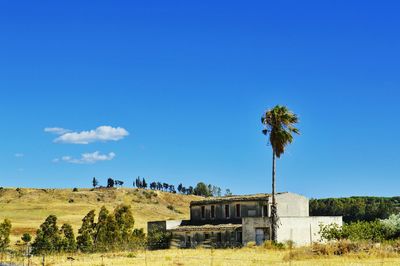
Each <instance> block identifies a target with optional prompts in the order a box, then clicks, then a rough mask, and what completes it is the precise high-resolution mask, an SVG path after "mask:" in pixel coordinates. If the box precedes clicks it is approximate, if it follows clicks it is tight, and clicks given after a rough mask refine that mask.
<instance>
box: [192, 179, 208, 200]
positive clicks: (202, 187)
mask: <svg viewBox="0 0 400 266" xmlns="http://www.w3.org/2000/svg"><path fill="white" fill-rule="evenodd" d="M194 194H195V195H198V196H204V197H210V196H211V192H210V190H209V188H208V186H207V185H206V184H204V183H203V182H199V183H198V184H197V185H196V187H195V188H194Z"/></svg>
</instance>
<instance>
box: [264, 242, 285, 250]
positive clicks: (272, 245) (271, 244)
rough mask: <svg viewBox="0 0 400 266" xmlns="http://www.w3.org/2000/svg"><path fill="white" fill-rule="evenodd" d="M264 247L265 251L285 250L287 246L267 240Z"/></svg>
mask: <svg viewBox="0 0 400 266" xmlns="http://www.w3.org/2000/svg"><path fill="white" fill-rule="evenodd" d="M262 247H263V248H265V249H285V244H284V243H281V242H274V241H271V240H266V241H264V243H263V245H262Z"/></svg>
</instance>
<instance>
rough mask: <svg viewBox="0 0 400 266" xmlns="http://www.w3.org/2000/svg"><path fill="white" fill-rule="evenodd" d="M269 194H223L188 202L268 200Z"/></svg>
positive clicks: (196, 204)
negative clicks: (222, 195)
mask: <svg viewBox="0 0 400 266" xmlns="http://www.w3.org/2000/svg"><path fill="white" fill-rule="evenodd" d="M284 193H288V192H280V193H276V194H277V195H278V194H284ZM270 196H271V194H270V193H260V194H251V195H233V196H224V197H210V198H206V199H203V200H194V201H192V202H190V206H198V205H206V204H213V203H224V202H233V201H257V200H268V198H269V197H270Z"/></svg>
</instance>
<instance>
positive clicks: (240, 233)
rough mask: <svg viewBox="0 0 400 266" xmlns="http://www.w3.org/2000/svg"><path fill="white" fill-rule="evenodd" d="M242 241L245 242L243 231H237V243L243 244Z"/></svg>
mask: <svg viewBox="0 0 400 266" xmlns="http://www.w3.org/2000/svg"><path fill="white" fill-rule="evenodd" d="M242 241H243V235H242V231H237V232H236V242H238V243H240V244H241V243H242Z"/></svg>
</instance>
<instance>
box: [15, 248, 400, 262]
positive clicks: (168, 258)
mask: <svg viewBox="0 0 400 266" xmlns="http://www.w3.org/2000/svg"><path fill="white" fill-rule="evenodd" d="M290 252H291V251H289V250H266V249H263V248H242V249H221V250H211V249H191V250H179V249H172V250H158V251H146V252H145V251H138V252H121V253H106V254H89V255H83V254H80V255H59V256H48V257H46V265H61V266H62V265H65V266H70V265H76V266H78V265H82V266H83V265H88V266H90V265H93V266H94V265H155V266H157V265H181V266H183V265H190V266H200V265H201V266H204V265H213V266H232V265H252V266H256V265H288V266H289V265H293V266H294V265H298V266H317V265H318V266H319V265H327V266H330V265H332V266H339V265H349V266H350V265H351V266H356V265H357V266H361V265H367V266H368V265H371V266H372V265H387V266H392V265H393V266H394V265H400V257H394V258H385V257H379V256H372V255H371V256H366V257H363V256H361V257H355V256H347V255H346V256H320V257H314V258H312V259H303V260H291V261H289V260H285V259H284V258H285V257H287V256H288V254H289V253H290ZM68 257H73V258H74V260H73V261H71V260H68ZM14 262H17V261H16V260H14ZM26 262H27V261H26V260H25V263H26ZM32 262H33V265H40V263H41V258H38V257H36V258H33V259H32ZM19 263H20V264H22V261H19Z"/></svg>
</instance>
